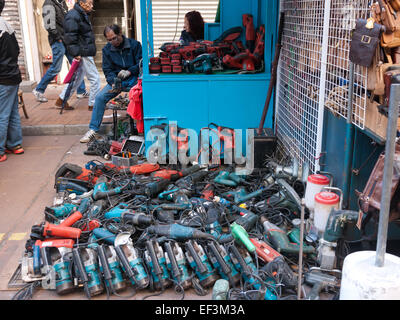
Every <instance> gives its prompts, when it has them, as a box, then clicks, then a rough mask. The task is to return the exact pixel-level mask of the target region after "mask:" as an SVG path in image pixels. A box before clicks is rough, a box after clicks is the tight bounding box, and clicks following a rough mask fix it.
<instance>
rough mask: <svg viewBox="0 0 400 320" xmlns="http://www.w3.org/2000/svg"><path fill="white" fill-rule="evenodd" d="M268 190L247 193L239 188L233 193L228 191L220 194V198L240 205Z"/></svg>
mask: <svg viewBox="0 0 400 320" xmlns="http://www.w3.org/2000/svg"><path fill="white" fill-rule="evenodd" d="M267 190H269V189H268V188H262V189H258V190H256V191H253V192H250V193H247V192H246V189H245V188H239V189H237V190H235V191H228V192H225V193H223V194H222V196H223V197H224V198H225V199H226V200H228V201H231V202H233V203H234V204H240V203H243V202H246V201H248V200H250V199H253V198H256V197H259V196H261V195H262V194H263V193H265V191H267Z"/></svg>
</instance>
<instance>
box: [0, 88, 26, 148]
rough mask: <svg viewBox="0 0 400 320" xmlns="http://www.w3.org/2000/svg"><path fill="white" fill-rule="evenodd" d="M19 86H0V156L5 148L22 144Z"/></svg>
mask: <svg viewBox="0 0 400 320" xmlns="http://www.w3.org/2000/svg"><path fill="white" fill-rule="evenodd" d="M18 88H19V85H15V86H5V85H0V101H1V104H0V154H4V152H5V148H6V147H7V148H14V147H16V146H17V145H19V144H21V143H22V129H21V118H20V116H19V111H18Z"/></svg>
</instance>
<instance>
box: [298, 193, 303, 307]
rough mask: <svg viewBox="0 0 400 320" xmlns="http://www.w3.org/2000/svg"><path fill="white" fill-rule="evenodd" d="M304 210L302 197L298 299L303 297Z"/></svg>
mask: <svg viewBox="0 0 400 320" xmlns="http://www.w3.org/2000/svg"><path fill="white" fill-rule="evenodd" d="M304 210H305V199H304V198H302V199H301V213H300V219H301V223H300V249H299V272H298V276H297V277H298V278H297V300H300V299H301V280H302V279H301V278H302V273H303V239H304Z"/></svg>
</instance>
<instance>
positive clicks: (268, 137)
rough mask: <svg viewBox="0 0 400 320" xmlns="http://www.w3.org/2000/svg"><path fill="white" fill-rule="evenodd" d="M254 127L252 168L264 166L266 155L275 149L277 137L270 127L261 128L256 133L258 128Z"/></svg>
mask: <svg viewBox="0 0 400 320" xmlns="http://www.w3.org/2000/svg"><path fill="white" fill-rule="evenodd" d="M251 129H254V168H265V163H266V160H267V157H268V156H272V154H273V153H274V152H275V150H276V144H277V138H276V136H275V135H274V132H273V131H272V129H271V128H263V130H262V132H261V134H258V133H257V131H258V128H251Z"/></svg>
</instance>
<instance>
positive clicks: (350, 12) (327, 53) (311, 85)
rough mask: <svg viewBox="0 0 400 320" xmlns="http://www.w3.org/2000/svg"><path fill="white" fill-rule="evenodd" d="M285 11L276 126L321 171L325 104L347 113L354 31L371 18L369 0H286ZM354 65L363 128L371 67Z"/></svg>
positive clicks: (357, 117) (288, 146)
mask: <svg viewBox="0 0 400 320" xmlns="http://www.w3.org/2000/svg"><path fill="white" fill-rule="evenodd" d="M281 11H284V12H285V23H284V29H283V30H284V31H283V37H282V48H281V57H280V62H279V68H278V82H277V99H276V101H277V103H276V122H275V123H276V128H275V129H276V133H277V136H278V138H279V143H280V144H282V148H284V149H285V150H287V152H288V153H290V154H291V156H293V157H296V158H297V159H299V161H300V162H301V163H303V162H306V163H308V165H309V166H310V169H311V171H313V172H315V171H317V170H319V164H318V159H319V157H320V154H321V145H322V141H321V139H322V131H323V113H324V108H325V107H326V108H328V109H329V110H331V111H332V112H333V113H334V114H335V115H338V116H341V117H344V118H347V105H348V103H347V100H348V83H349V50H350V41H351V31H352V30H353V29H354V27H355V23H356V20H357V19H359V18H364V19H366V18H368V16H369V1H367V0H353V1H348V0H347V1H342V0H341V1H339V0H325V1H324V0H301V1H298V0H282V1H281ZM354 71H355V74H354V78H355V85H354V96H353V114H352V122H353V123H354V124H355V125H356V126H358V127H360V128H361V129H363V128H364V119H365V108H366V99H367V97H366V88H367V68H365V67H360V66H355V70H354Z"/></svg>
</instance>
